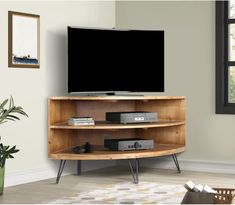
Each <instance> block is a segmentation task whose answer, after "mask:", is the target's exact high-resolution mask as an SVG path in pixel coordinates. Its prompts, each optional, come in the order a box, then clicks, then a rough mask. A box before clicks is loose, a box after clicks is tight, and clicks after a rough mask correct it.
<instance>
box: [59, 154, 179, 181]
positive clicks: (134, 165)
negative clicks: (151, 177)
mask: <svg viewBox="0 0 235 205" xmlns="http://www.w3.org/2000/svg"><path fill="white" fill-rule="evenodd" d="M172 158H173V160H174V163H175V166H176V168H177V170H178V173H181V170H180V165H179V162H178V159H177V156H176V154H172ZM128 162H129V167H130V170H131V175H132V177H133V181H134V184H138V183H139V159H138V158H135V159H128ZM65 163H66V160H60V166H59V170H58V174H57V177H56V184H58V183H59V181H60V177H61V174H62V172H63V170H64V166H65ZM77 175H78V176H80V175H81V160H78V161H77Z"/></svg>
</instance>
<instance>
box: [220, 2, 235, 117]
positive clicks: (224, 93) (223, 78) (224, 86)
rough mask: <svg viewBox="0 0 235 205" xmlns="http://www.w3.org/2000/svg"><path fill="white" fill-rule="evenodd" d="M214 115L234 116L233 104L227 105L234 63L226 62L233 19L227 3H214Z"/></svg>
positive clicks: (234, 107)
mask: <svg viewBox="0 0 235 205" xmlns="http://www.w3.org/2000/svg"><path fill="white" fill-rule="evenodd" d="M215 3H216V19H215V20H216V25H215V27H216V29H215V37H216V38H215V39H216V47H215V48H216V61H215V63H216V114H235V103H229V100H228V99H229V98H228V95H229V86H228V84H229V79H228V74H229V67H230V66H235V61H229V60H228V49H229V44H228V38H229V34H228V28H229V25H230V24H232V23H234V24H235V19H229V17H228V5H229V1H216V2H215Z"/></svg>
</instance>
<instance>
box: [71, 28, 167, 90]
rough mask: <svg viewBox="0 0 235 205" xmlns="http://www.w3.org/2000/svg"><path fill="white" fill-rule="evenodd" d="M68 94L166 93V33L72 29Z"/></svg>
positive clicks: (156, 31) (158, 31)
mask: <svg viewBox="0 0 235 205" xmlns="http://www.w3.org/2000/svg"><path fill="white" fill-rule="evenodd" d="M67 37H68V39H67V40H68V41H67V42H68V56H67V57H68V92H69V93H93V92H94V93H96V92H101V93H107V94H108V93H112V92H164V31H161V30H120V29H101V28H79V27H68V28H67Z"/></svg>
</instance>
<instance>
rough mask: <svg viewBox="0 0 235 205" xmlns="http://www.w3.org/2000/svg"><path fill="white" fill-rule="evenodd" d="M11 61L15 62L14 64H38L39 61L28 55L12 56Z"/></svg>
mask: <svg viewBox="0 0 235 205" xmlns="http://www.w3.org/2000/svg"><path fill="white" fill-rule="evenodd" d="M13 63H16V64H38V63H39V61H38V59H36V58H30V56H23V57H17V56H13Z"/></svg>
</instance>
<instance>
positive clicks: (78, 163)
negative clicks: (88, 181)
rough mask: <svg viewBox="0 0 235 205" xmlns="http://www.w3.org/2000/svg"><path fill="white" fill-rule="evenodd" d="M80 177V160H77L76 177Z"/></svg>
mask: <svg viewBox="0 0 235 205" xmlns="http://www.w3.org/2000/svg"><path fill="white" fill-rule="evenodd" d="M81 175H82V163H81V160H77V176H81Z"/></svg>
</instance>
